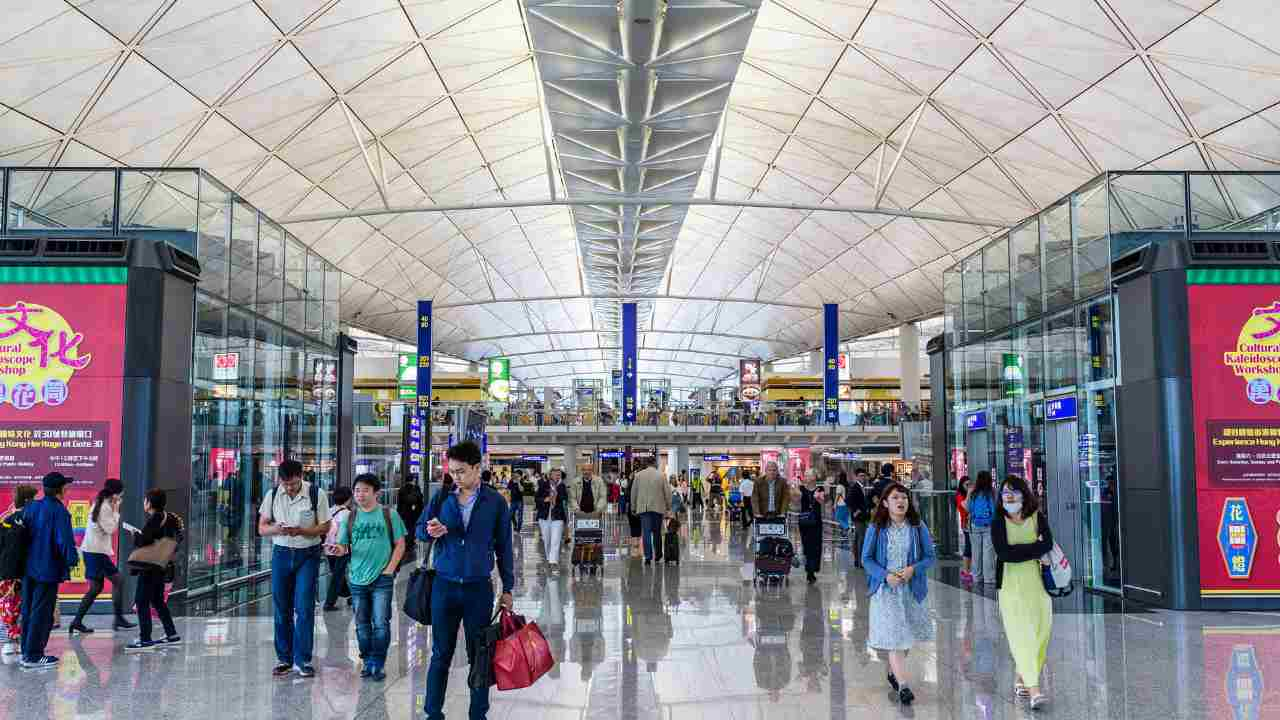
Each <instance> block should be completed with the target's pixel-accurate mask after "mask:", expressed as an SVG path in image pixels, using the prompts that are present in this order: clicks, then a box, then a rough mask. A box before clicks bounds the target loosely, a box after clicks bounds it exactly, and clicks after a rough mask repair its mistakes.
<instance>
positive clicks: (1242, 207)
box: [1191, 173, 1280, 232]
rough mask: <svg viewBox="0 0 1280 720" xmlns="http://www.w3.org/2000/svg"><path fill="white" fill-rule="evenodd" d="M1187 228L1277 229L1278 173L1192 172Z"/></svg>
mask: <svg viewBox="0 0 1280 720" xmlns="http://www.w3.org/2000/svg"><path fill="white" fill-rule="evenodd" d="M1191 230H1192V232H1195V231H1230V232H1280V176H1277V175H1272V174H1262V173H1247V174H1246V173H1241V174H1239V175H1212V174H1207V173H1194V174H1192V175H1191Z"/></svg>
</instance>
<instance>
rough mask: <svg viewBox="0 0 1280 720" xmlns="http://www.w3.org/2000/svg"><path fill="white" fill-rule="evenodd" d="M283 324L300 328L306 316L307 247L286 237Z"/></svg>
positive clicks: (292, 237) (291, 237)
mask: <svg viewBox="0 0 1280 720" xmlns="http://www.w3.org/2000/svg"><path fill="white" fill-rule="evenodd" d="M284 268H285V270H284V324H285V327H290V328H302V327H303V324H304V320H303V318H304V317H305V316H306V314H307V304H306V297H307V247H306V246H305V245H303V244H302V243H301V242H299V241H298V239H297V238H295V237H294V236H292V235H289V236H288V243H287V248H286V250H285V256H284Z"/></svg>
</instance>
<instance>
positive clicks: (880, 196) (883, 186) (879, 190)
mask: <svg viewBox="0 0 1280 720" xmlns="http://www.w3.org/2000/svg"><path fill="white" fill-rule="evenodd" d="M927 107H929V98H925V99H924V100H921V101H920V107H918V108H916V114H915V116H914V117H912V118H911V125H910V126H908V127H907V136H906V137H905V138H903V140H902V146H901V147H899V148H898V154H897V155H896V156H895V157H894V158H893V164H892V165H890V166H889V174H888V175H885V176H884V180H881V179H880V168H879V166H877V167H876V182H877V183H878V185H877V187H876V207H880V201H881V200H884V194H885V191H887V190H888V189H889V183H890V182H892V181H893V174H894V173H896V172H897V171H898V163H900V162H902V156H903V155H906V154H907V147H908V146H909V145H911V138H913V137H915V134H916V126H917V125H919V124H920V116H921V115H924V109H925V108H927ZM884 143H885V145H886V146H887V145H888V144H889V138H885V139H884ZM880 162H881V163H883V162H884V150H883V149H881V151H880Z"/></svg>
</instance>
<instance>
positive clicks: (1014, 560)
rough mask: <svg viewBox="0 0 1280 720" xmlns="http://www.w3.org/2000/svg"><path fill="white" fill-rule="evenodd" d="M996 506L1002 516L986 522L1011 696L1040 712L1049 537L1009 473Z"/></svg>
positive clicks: (1048, 608)
mask: <svg viewBox="0 0 1280 720" xmlns="http://www.w3.org/2000/svg"><path fill="white" fill-rule="evenodd" d="M1000 504H1001V512H998V513H996V517H995V520H994V521H993V522H992V523H991V544H992V545H993V546H994V547H995V550H996V590H997V592H998V594H999V597H1000V619H1001V620H1002V621H1003V623H1004V634H1005V636H1006V637H1008V638H1009V652H1010V654H1012V655H1013V664H1014V666H1015V667H1016V668H1017V672H1018V678H1017V680H1016V681H1015V682H1014V686H1013V687H1014V692H1015V693H1016V694H1017V696H1018V697H1022V698H1029V699H1030V702H1031V709H1032V710H1039V709H1040V708H1042V707H1044V706H1045V705H1046V704H1047V703H1048V702H1049V698H1048V697H1046V696H1045V695H1044V693H1042V692H1041V691H1040V673H1041V671H1042V670H1043V669H1044V663H1045V655H1046V653H1047V652H1048V650H1049V635H1050V633H1051V632H1052V630H1053V604H1052V603H1051V602H1050V600H1049V594H1048V593H1047V592H1045V589H1044V581H1043V580H1042V579H1041V560H1040V558H1041V556H1043V555H1044V554H1045V553H1047V552H1049V551H1050V550H1052V549H1053V534H1052V533H1051V532H1050V531H1049V523H1048V521H1047V520H1046V519H1045V517H1044V515H1041V514H1040V513H1039V512H1037V511H1038V510H1039V503H1038V502H1037V501H1036V496H1035V494H1034V493H1032V492H1031V489H1030V488H1029V487H1027V483H1026V481H1024V480H1023V479H1022V478H1020V477H1017V476H1016V475H1010V476H1009V477H1008V478H1007V479H1006V480H1005V481H1004V483H1003V484H1002V485H1001V486H1000Z"/></svg>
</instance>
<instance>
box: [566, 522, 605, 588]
mask: <svg viewBox="0 0 1280 720" xmlns="http://www.w3.org/2000/svg"><path fill="white" fill-rule="evenodd" d="M571 560H572V563H573V569H574V570H575V571H578V572H583V571H586V572H587V573H589V574H591V575H595V574H596V571H597V570H599V571H601V574H603V570H604V524H603V522H602V519H601V518H600V516H598V515H597V516H594V517H582V516H579V517H576V518H574V520H573V556H572V558H571Z"/></svg>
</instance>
